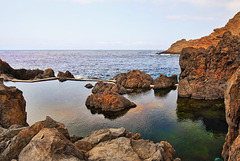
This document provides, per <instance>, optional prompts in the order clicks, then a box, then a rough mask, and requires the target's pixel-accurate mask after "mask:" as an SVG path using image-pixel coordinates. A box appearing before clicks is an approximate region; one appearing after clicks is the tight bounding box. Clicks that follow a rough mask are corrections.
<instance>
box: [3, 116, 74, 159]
mask: <svg viewBox="0 0 240 161" xmlns="http://www.w3.org/2000/svg"><path fill="white" fill-rule="evenodd" d="M43 128H56V129H57V130H58V131H59V132H61V133H62V134H63V135H64V136H65V137H66V138H67V139H70V136H69V134H68V130H67V129H66V127H65V126H64V125H63V124H62V123H59V122H56V121H54V120H53V119H51V118H50V117H47V118H46V120H44V121H40V122H37V123H35V124H33V125H32V126H30V127H27V128H25V129H23V130H21V131H20V132H19V133H18V134H17V135H16V136H14V137H13V138H12V139H11V140H10V142H9V143H8V145H7V147H6V148H5V149H4V150H3V152H2V153H1V154H0V160H1V161H5V160H11V159H16V158H17V157H18V155H19V154H20V152H21V151H22V149H23V148H24V147H25V146H26V145H27V144H28V143H29V142H30V141H31V139H32V138H33V137H34V136H35V135H36V134H37V133H39V131H41V130H42V129H43Z"/></svg>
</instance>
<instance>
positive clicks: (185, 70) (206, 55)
mask: <svg viewBox="0 0 240 161" xmlns="http://www.w3.org/2000/svg"><path fill="white" fill-rule="evenodd" d="M239 64H240V38H239V37H238V36H232V35H231V33H230V32H226V33H225V34H224V35H223V39H222V40H221V41H220V42H219V43H218V45H217V46H216V47H213V46H212V47H209V48H208V49H207V50H205V49H203V48H201V49H195V48H184V49H183V50H182V52H181V55H180V58H179V65H180V67H181V73H180V77H179V86H178V94H179V96H180V97H191V98H194V99H206V100H214V99H222V98H224V91H225V90H226V84H227V83H226V82H227V80H228V79H229V78H230V77H231V76H232V75H233V74H234V72H235V71H236V69H237V68H238V67H239Z"/></svg>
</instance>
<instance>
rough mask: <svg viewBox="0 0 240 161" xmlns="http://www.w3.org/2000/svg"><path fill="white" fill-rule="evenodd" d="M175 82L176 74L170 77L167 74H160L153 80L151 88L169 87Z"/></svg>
mask: <svg viewBox="0 0 240 161" xmlns="http://www.w3.org/2000/svg"><path fill="white" fill-rule="evenodd" d="M177 83H178V81H177V75H175V74H174V75H172V76H171V77H168V76H167V75H162V74H160V76H159V77H158V78H157V79H155V80H154V81H153V85H154V87H153V89H164V88H171V87H174V86H175V84H177Z"/></svg>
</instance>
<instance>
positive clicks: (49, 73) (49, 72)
mask: <svg viewBox="0 0 240 161" xmlns="http://www.w3.org/2000/svg"><path fill="white" fill-rule="evenodd" d="M50 77H55V75H54V71H53V69H51V68H49V69H45V70H44V71H43V74H39V75H37V76H36V77H35V79H44V78H50Z"/></svg>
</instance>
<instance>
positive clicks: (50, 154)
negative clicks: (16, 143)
mask: <svg viewBox="0 0 240 161" xmlns="http://www.w3.org/2000/svg"><path fill="white" fill-rule="evenodd" d="M18 160H19V161H26V160H38V161H45V160H76V161H84V160H85V157H84V154H83V153H82V152H81V151H80V150H79V149H78V148H77V147H76V146H75V145H74V144H73V143H71V142H70V141H69V140H68V139H67V138H66V137H65V136H64V135H63V134H62V133H60V132H59V131H58V130H57V129H55V128H44V129H42V130H41V131H40V132H39V133H38V134H37V135H35V136H34V137H33V138H32V140H31V141H30V142H29V143H28V145H26V146H25V147H24V148H23V150H22V151H21V153H20V154H19V157H18Z"/></svg>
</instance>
